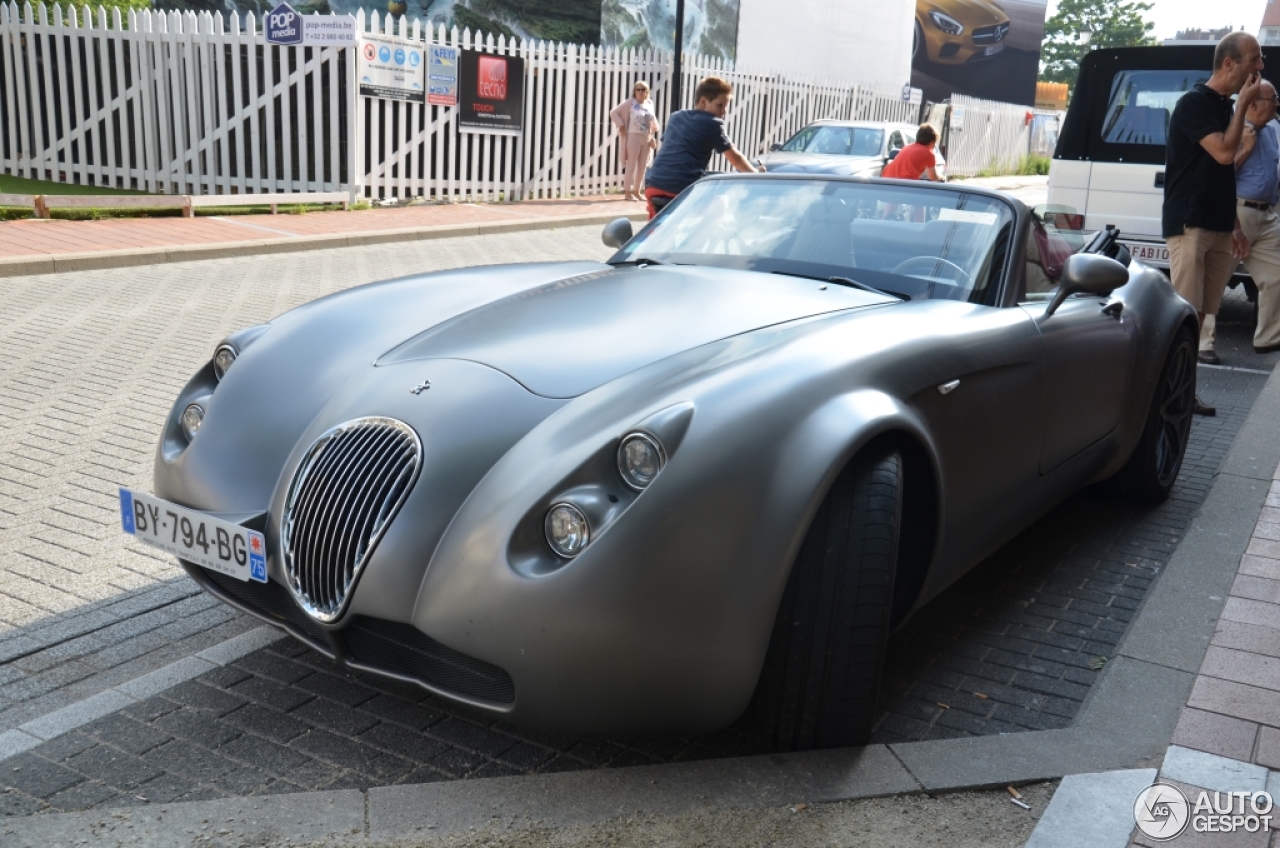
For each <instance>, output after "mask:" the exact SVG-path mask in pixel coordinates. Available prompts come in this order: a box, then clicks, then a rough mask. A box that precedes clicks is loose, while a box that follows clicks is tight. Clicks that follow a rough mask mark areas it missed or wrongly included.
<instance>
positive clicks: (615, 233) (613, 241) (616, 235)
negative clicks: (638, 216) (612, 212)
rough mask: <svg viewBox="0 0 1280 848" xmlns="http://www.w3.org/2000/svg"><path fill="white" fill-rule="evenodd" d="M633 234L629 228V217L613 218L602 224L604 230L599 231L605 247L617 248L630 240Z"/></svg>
mask: <svg viewBox="0 0 1280 848" xmlns="http://www.w3.org/2000/svg"><path fill="white" fill-rule="evenodd" d="M633 235H635V233H634V232H632V230H631V219H630V218H614V219H613V220H612V221H610V222H609V223H607V224H605V225H604V231H603V232H602V233H600V240H601V241H603V242H604V243H605V245H606V246H607V247H614V248H617V247H622V246H623V245H624V244H626V243H627V242H629V241H631V237H632V236H633Z"/></svg>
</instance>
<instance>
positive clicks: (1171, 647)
mask: <svg viewBox="0 0 1280 848" xmlns="http://www.w3.org/2000/svg"><path fill="white" fill-rule="evenodd" d="M1277 464H1280V370H1277V371H1276V372H1275V373H1273V375H1272V377H1271V378H1270V379H1269V380H1268V381H1267V384H1266V386H1265V387H1264V388H1263V390H1262V393H1261V395H1260V396H1259V397H1258V399H1257V401H1256V402H1255V404H1254V407H1253V409H1252V411H1251V412H1250V415H1249V418H1248V419H1247V420H1246V422H1245V425H1244V426H1243V427H1242V428H1241V431H1240V435H1239V436H1237V437H1236V440H1235V442H1234V443H1233V445H1232V447H1231V450H1230V451H1229V453H1228V455H1227V457H1226V459H1225V460H1224V462H1223V466H1222V468H1223V470H1222V471H1220V472H1219V474H1218V476H1217V478H1216V479H1215V481H1214V484H1213V486H1212V488H1211V489H1210V492H1209V495H1208V497H1207V498H1206V500H1205V503H1204V504H1203V505H1202V507H1201V509H1200V511H1199V512H1198V513H1197V515H1196V517H1195V519H1193V521H1192V525H1191V528H1190V529H1189V531H1188V532H1187V535H1186V536H1185V537H1184V538H1183V540H1182V543H1181V544H1180V545H1179V546H1178V550H1177V551H1176V552H1175V554H1174V556H1173V557H1172V558H1171V560H1170V563H1169V565H1168V567H1167V568H1166V571H1165V574H1164V575H1163V576H1162V578H1161V579H1160V580H1158V581H1157V582H1156V589H1157V591H1153V592H1152V593H1151V594H1150V595H1149V597H1148V598H1147V600H1146V602H1145V603H1144V604H1143V607H1142V608H1141V609H1140V610H1139V613H1138V616H1137V618H1135V620H1134V622H1133V624H1132V625H1131V626H1130V629H1129V633H1128V635H1127V636H1126V638H1125V641H1124V642H1123V643H1122V644H1121V645H1120V647H1119V649H1118V653H1117V655H1116V656H1115V657H1113V658H1112V659H1111V661H1110V662H1108V663H1107V666H1106V668H1105V669H1104V671H1103V672H1102V673H1101V676H1100V678H1099V680H1098V682H1097V683H1096V684H1095V685H1094V687H1093V691H1092V692H1091V694H1090V696H1089V698H1088V699H1087V700H1086V702H1085V704H1084V705H1083V707H1082V708H1081V712H1080V715H1079V716H1078V717H1077V719H1076V722H1075V723H1074V724H1073V725H1072V726H1071V727H1069V728H1066V729H1064V730H1053V731H1042V732H1027V733H1015V734H1010V735H1005V736H987V737H973V738H962V739H947V740H939V741H929V742H911V743H905V744H898V745H888V746H886V745H870V746H867V747H865V748H850V749H843V750H834V751H809V752H804V753H798V754H786V755H766V756H759V757H740V758H732V759H724V760H708V761H704V762H695V763H676V764H670V765H657V766H641V767H633V768H620V769H606V770H592V771H581V772H568V773H564V774H545V775H534V776H530V777H503V778H489V779H481V780H466V781H453V782H444V783H429V784H422V785H416V786H389V787H380V788H374V789H370V790H368V791H367V792H358V791H344V792H310V793H298V794H294V795H282V796H273V797H265V798H264V797H249V798H235V799H228V800H222V801H199V802H190V803H185V804H171V805H165V806H156V807H140V808H123V809H115V810H107V811H93V812H85V813H66V814H57V815H36V816H29V817H26V818H18V819H6V820H4V821H3V822H2V823H0V837H3V838H0V842H3V843H4V844H5V845H18V846H27V845H31V846H42V847H43V846H45V845H50V844H60V843H61V844H71V843H74V842H76V841H77V840H87V841H88V842H90V843H91V844H94V845H99V846H109V845H121V846H124V845H129V846H133V845H138V846H151V845H155V846H168V845H180V844H195V843H196V842H197V839H196V836H199V837H200V838H199V840H198V844H200V845H242V844H245V843H254V844H257V843H263V842H267V843H270V842H271V841H272V840H276V841H283V840H285V839H287V838H293V839H295V840H296V839H298V838H302V837H305V838H306V839H308V840H310V841H312V842H323V841H328V840H332V841H341V842H342V843H343V844H371V843H372V844H380V843H384V842H388V841H392V840H395V839H403V838H406V837H412V838H413V839H414V841H415V844H429V843H430V842H433V841H435V839H436V838H437V837H445V836H448V835H450V834H456V833H459V832H463V831H470V830H471V829H483V828H485V827H495V828H501V829H506V828H517V829H520V828H547V827H559V826H568V825H581V824H588V823H592V822H599V821H604V820H607V819H610V818H614V817H617V816H619V815H630V814H634V813H638V814H652V815H659V816H671V815H679V814H681V813H689V812H693V811H695V810H698V809H704V808H705V807H706V806H708V805H712V804H714V805H717V806H721V807H731V808H733V807H736V808H749V807H755V808H760V807H768V806H784V805H787V804H793V803H796V802H798V801H806V802H828V801H840V800H848V799H856V798H871V797H878V796H884V795H895V794H902V793H910V792H919V791H928V792H936V791H947V790H958V789H976V788H986V787H993V786H1005V785H1008V784H1014V783H1026V782H1031V781H1037V780H1047V779H1055V778H1060V777H1063V776H1064V775H1073V774H1087V773H1097V772H1111V771H1122V770H1126V771H1130V772H1131V773H1133V770H1135V769H1148V770H1154V769H1155V768H1157V767H1158V766H1159V765H1160V763H1161V761H1162V759H1163V758H1164V755H1165V752H1166V749H1167V748H1168V745H1169V740H1170V739H1171V737H1172V734H1173V728H1174V725H1175V724H1176V722H1177V719H1178V715H1179V713H1180V712H1181V710H1182V706H1183V704H1184V703H1185V702H1186V698H1187V695H1188V693H1189V692H1190V689H1191V684H1192V681H1193V680H1194V678H1195V674H1196V671H1197V670H1198V668H1199V665H1200V662H1201V660H1202V658H1203V656H1204V652H1205V650H1206V649H1207V647H1208V643H1209V638H1210V637H1211V636H1212V634H1213V629H1214V626H1215V624H1216V621H1217V616H1218V613H1219V612H1220V611H1221V608H1222V605H1223V603H1224V602H1225V596H1226V590H1225V588H1223V587H1226V586H1229V585H1230V581H1231V577H1232V576H1233V575H1234V574H1235V572H1236V569H1237V566H1238V565H1239V562H1240V556H1241V554H1242V553H1243V551H1244V548H1245V545H1246V544H1247V542H1248V539H1249V537H1250V535H1251V533H1252V530H1253V526H1254V524H1255V522H1256V520H1257V516H1258V515H1259V514H1260V512H1261V509H1262V506H1263V502H1264V501H1265V498H1266V495H1267V491H1268V489H1269V488H1270V482H1271V474H1272V470H1273V469H1274V468H1275V467H1276V465H1277ZM1193 577H1194V578H1195V579H1192V578H1193ZM1157 637H1162V638H1157ZM1146 777H1147V774H1146V773H1145V772H1144V773H1142V779H1146ZM213 822H216V823H219V824H218V825H217V827H216V831H211V830H210V829H208V828H206V827H205V825H207V824H209V823H213Z"/></svg>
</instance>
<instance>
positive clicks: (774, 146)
mask: <svg viewBox="0 0 1280 848" xmlns="http://www.w3.org/2000/svg"><path fill="white" fill-rule="evenodd" d="M781 149H782V145H781V144H778V143H777V142H774V143H773V144H771V145H769V150H771V151H772V150H781Z"/></svg>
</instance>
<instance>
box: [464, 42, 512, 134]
mask: <svg viewBox="0 0 1280 848" xmlns="http://www.w3.org/2000/svg"><path fill="white" fill-rule="evenodd" d="M460 70H461V74H460V75H459V85H458V88H459V89H460V91H459V94H460V97H459V102H458V106H459V110H458V126H459V127H460V128H461V130H462V131H463V132H478V133H485V132H487V133H502V134H504V135H505V134H511V135H515V134H519V133H520V132H521V131H522V130H523V128H524V59H521V58H518V57H516V56H497V55H494V54H492V53H480V52H478V51H476V50H463V51H462V67H461V69H460Z"/></svg>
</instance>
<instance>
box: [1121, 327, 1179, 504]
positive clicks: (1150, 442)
mask: <svg viewBox="0 0 1280 848" xmlns="http://www.w3.org/2000/svg"><path fill="white" fill-rule="evenodd" d="M1195 399H1196V344H1195V340H1194V339H1193V338H1192V336H1191V333H1190V331H1188V330H1186V329H1183V330H1181V331H1179V332H1178V335H1177V336H1176V337H1175V338H1174V341H1173V346H1172V347H1171V348H1170V350H1169V355H1168V356H1167V357H1166V358H1165V362H1164V367H1163V368H1162V369H1161V372H1160V382H1159V383H1158V384H1157V386H1156V391H1155V397H1153V398H1152V400H1151V409H1150V411H1149V412H1148V413H1147V423H1146V426H1145V427H1144V428H1143V431H1142V437H1141V438H1140V439H1139V440H1138V446H1137V447H1136V448H1135V449H1134V452H1133V456H1131V457H1130V458H1129V462H1128V463H1127V464H1126V465H1125V467H1124V468H1123V469H1121V470H1120V473H1119V474H1118V475H1116V482H1117V483H1118V484H1119V487H1120V491H1121V492H1122V493H1123V494H1125V495H1128V496H1130V497H1134V498H1137V499H1139V500H1145V501H1162V500H1164V499H1165V498H1166V497H1168V496H1169V492H1170V490H1171V489H1173V484H1174V481H1176V480H1177V479H1178V472H1179V471H1180V470H1181V469H1182V458H1183V457H1184V456H1185V455H1186V452H1187V440H1188V438H1189V437H1190V435H1191V418H1192V415H1191V412H1192V408H1193V407H1194V405H1195Z"/></svg>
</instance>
